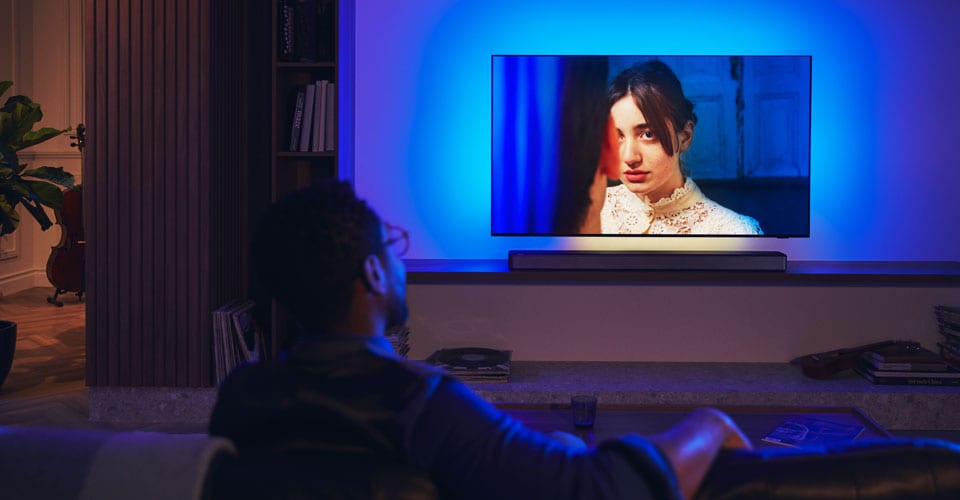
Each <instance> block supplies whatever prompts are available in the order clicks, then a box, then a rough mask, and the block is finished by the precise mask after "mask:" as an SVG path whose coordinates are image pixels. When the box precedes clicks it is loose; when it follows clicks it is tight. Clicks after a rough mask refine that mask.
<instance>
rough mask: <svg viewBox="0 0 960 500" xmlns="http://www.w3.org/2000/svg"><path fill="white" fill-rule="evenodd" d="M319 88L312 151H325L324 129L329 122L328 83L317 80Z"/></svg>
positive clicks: (314, 112)
mask: <svg viewBox="0 0 960 500" xmlns="http://www.w3.org/2000/svg"><path fill="white" fill-rule="evenodd" d="M314 85H315V86H316V88H317V98H316V100H315V101H314V106H313V140H312V142H311V143H310V151H314V152H317V151H323V139H324V136H325V134H324V132H323V129H324V127H325V126H326V121H327V81H326V80H317V83H315V84H314Z"/></svg>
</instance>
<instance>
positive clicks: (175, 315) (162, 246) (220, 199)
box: [84, 0, 247, 387]
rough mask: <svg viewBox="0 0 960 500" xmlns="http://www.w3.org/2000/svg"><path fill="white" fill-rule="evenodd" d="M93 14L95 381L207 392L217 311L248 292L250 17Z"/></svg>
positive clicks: (177, 7)
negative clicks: (246, 50) (246, 141)
mask: <svg viewBox="0 0 960 500" xmlns="http://www.w3.org/2000/svg"><path fill="white" fill-rule="evenodd" d="M85 7H86V10H85V12H86V14H85V15H86V19H85V25H84V26H85V30H86V31H85V33H86V35H85V36H86V47H85V57H86V61H85V63H86V65H87V68H88V71H87V73H86V89H87V96H86V109H87V112H86V114H87V130H88V134H89V137H90V142H89V143H88V144H89V148H88V150H87V152H86V162H85V164H84V187H85V191H84V194H85V203H86V204H85V208H86V210H85V214H84V224H85V226H86V227H85V230H86V234H87V237H88V241H87V252H88V254H87V262H88V266H87V269H86V277H87V284H88V286H87V292H88V294H87V297H88V298H87V300H88V302H87V383H88V385H93V386H172V387H197V386H209V385H211V384H212V373H211V366H212V349H211V337H212V324H211V320H210V311H211V310H212V309H214V308H216V307H217V306H219V305H220V304H222V303H223V302H225V301H226V300H227V299H229V298H233V297H240V296H242V295H243V292H244V290H242V286H243V281H244V280H242V279H241V277H240V276H241V274H242V272H243V270H244V267H243V263H244V262H245V255H244V254H245V244H244V243H243V242H244V240H245V227H244V224H245V220H246V213H245V209H244V207H245V205H246V196H245V190H246V180H245V179H246V176H245V172H246V169H247V168H246V162H245V160H244V155H243V148H242V145H243V144H244V143H243V142H241V139H242V138H243V134H244V133H245V130H246V125H245V124H246V116H245V113H246V106H245V105H243V104H242V103H245V102H246V100H247V99H246V93H245V92H246V90H245V89H246V86H245V85H244V84H243V80H244V75H245V71H246V69H245V63H244V50H243V49H244V42H245V38H244V31H245V30H244V28H245V21H246V17H245V10H244V7H243V6H242V4H238V3H236V2H230V1H228V0H204V1H200V2H197V1H195V0H86V4H85ZM238 103H241V104H239V105H238Z"/></svg>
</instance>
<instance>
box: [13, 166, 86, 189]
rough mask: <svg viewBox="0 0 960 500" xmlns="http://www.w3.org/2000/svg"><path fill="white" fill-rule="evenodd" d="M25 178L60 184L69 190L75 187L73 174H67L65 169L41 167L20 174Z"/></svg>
mask: <svg viewBox="0 0 960 500" xmlns="http://www.w3.org/2000/svg"><path fill="white" fill-rule="evenodd" d="M20 175H21V176H23V177H35V178H37V179H44V180H47V181H50V182H52V183H54V184H59V185H61V186H63V187H65V188H67V189H70V188H72V187H73V174H71V173H70V172H67V171H66V170H64V169H63V167H40V168H32V169H30V170H24V171H23V172H20Z"/></svg>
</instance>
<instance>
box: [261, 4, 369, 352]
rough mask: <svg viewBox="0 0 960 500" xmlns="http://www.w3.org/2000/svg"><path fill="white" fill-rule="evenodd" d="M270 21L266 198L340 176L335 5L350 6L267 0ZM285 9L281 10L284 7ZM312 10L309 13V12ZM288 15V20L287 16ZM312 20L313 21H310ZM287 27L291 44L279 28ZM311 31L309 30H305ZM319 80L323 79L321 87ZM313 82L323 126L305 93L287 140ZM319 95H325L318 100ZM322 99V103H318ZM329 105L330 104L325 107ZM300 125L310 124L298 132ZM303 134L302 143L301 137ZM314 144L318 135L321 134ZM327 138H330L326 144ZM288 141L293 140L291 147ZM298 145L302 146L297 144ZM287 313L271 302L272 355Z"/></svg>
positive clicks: (282, 334)
mask: <svg viewBox="0 0 960 500" xmlns="http://www.w3.org/2000/svg"><path fill="white" fill-rule="evenodd" d="M271 4H272V5H271V15H270V16H269V19H270V20H271V23H270V40H271V42H270V47H271V50H270V78H271V81H270V110H269V114H270V131H271V137H270V200H271V201H275V200H277V199H279V198H281V197H283V196H284V195H285V194H287V193H290V192H292V191H295V190H297V189H300V188H303V187H306V186H309V185H310V184H311V183H312V182H313V181H315V180H317V179H322V178H334V177H343V175H342V174H343V173H342V172H340V160H341V158H340V147H339V145H340V137H339V129H340V127H339V126H338V123H337V122H338V116H339V109H338V107H339V106H338V101H339V100H340V98H342V96H340V95H339V94H340V91H339V90H340V89H339V86H340V83H341V71H340V63H341V61H339V54H340V52H341V47H339V46H338V44H339V40H340V26H339V24H340V22H339V19H340V14H341V12H340V9H350V8H352V5H353V4H352V1H351V0H272V2H271ZM285 9H286V12H285ZM315 9H316V12H317V14H316V15H308V14H309V13H310V12H314V11H315ZM290 15H292V16H293V19H292V20H291V19H290V17H288V16H290ZM311 21H312V22H311ZM285 29H286V30H287V31H288V32H291V30H292V38H293V41H292V47H291V44H290V42H289V40H290V39H289V38H285V36H284V30H285ZM309 31H312V35H310V34H307V35H306V36H304V34H305V33H307V32H309ZM311 36H312V37H313V38H314V39H315V41H316V43H315V44H310V46H311V47H313V48H312V49H307V50H303V45H304V44H303V43H302V40H303V39H304V38H310V37H311ZM318 82H326V86H327V89H326V92H321V91H320V90H319V86H318V85H317V84H318ZM309 85H314V86H315V87H314V98H313V101H314V107H313V111H314V112H318V113H319V112H321V109H322V113H321V117H322V118H323V119H324V120H325V121H323V125H322V132H320V133H319V134H314V133H313V130H314V127H315V126H316V125H318V124H320V123H321V120H313V118H312V116H311V117H310V120H309V121H308V120H307V119H306V117H307V116H308V113H307V111H308V108H307V106H306V104H307V99H306V96H305V95H304V108H303V110H302V115H301V116H302V118H303V119H302V122H301V129H300V132H301V135H300V136H299V137H298V139H297V140H296V141H295V142H296V144H292V141H291V137H292V136H293V135H294V127H293V122H294V120H295V115H296V114H297V109H296V108H297V100H298V93H300V92H305V90H306V88H307V87H308V86H309ZM320 96H328V98H327V99H326V100H325V101H323V100H321V99H318V97H320ZM321 103H323V104H324V105H323V106H321ZM328 108H329V109H328ZM310 114H312V113H310ZM303 127H309V130H308V132H307V133H306V134H303ZM304 138H306V139H308V143H309V144H307V145H306V146H304V147H301V146H302V144H303V142H302V141H301V140H300V139H304ZM320 138H322V139H321V140H320V143H321V144H319V146H318V142H317V140H318V139H320ZM331 143H332V144H331ZM291 146H295V147H293V148H291ZM301 149H302V150H301ZM288 322H289V320H288V317H287V315H286V314H285V313H284V311H283V310H282V309H280V308H279V307H278V305H277V304H276V302H273V303H272V304H271V306H270V328H269V329H270V332H271V335H270V341H269V345H270V353H271V354H272V355H276V354H277V353H278V352H279V350H280V348H281V347H282V346H283V345H284V341H285V338H286V332H288V331H290V327H289V325H288Z"/></svg>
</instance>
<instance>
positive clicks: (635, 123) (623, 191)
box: [600, 60, 763, 235]
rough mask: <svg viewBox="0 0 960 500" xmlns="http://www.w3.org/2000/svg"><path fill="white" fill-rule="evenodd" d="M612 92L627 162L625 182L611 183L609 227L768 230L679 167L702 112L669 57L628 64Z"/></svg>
mask: <svg viewBox="0 0 960 500" xmlns="http://www.w3.org/2000/svg"><path fill="white" fill-rule="evenodd" d="M607 97H608V103H609V105H610V115H611V116H612V117H613V122H614V125H615V127H616V131H617V137H618V140H619V151H620V158H621V161H622V163H621V166H620V181H621V183H620V184H619V185H616V186H613V187H609V188H607V190H606V200H605V202H604V205H603V210H602V212H601V217H600V219H601V227H602V231H603V233H605V234H714V235H745V234H763V232H762V231H761V230H760V225H759V224H758V223H757V221H756V220H755V219H753V218H752V217H749V216H746V215H741V214H738V213H736V212H734V211H733V210H730V209H728V208H726V207H723V206H721V205H719V204H718V203H716V202H714V201H712V200H710V199H709V198H707V197H706V196H704V194H703V192H701V191H700V188H699V187H697V184H696V183H695V182H694V181H693V179H691V178H690V177H689V176H687V175H685V174H684V172H683V170H682V169H681V162H680V155H681V154H682V153H684V152H686V151H687V150H688V149H689V148H690V145H691V144H692V143H693V131H694V127H695V126H696V124H697V116H696V115H695V114H694V113H693V103H692V102H690V100H688V99H687V98H686V97H685V96H684V95H683V89H682V87H681V85H680V80H679V79H677V76H676V75H675V74H674V73H673V71H672V70H671V69H670V68H669V67H668V66H667V65H666V64H664V63H663V62H661V61H657V60H651V61H647V62H645V63H642V64H639V65H636V66H633V67H631V68H628V69H626V70H624V71H623V72H621V73H620V74H619V75H618V76H617V77H616V78H614V80H613V82H612V83H611V84H610V89H609V92H608V95H607Z"/></svg>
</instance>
